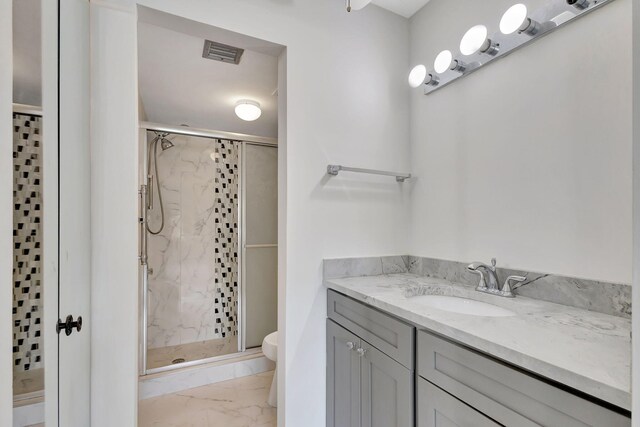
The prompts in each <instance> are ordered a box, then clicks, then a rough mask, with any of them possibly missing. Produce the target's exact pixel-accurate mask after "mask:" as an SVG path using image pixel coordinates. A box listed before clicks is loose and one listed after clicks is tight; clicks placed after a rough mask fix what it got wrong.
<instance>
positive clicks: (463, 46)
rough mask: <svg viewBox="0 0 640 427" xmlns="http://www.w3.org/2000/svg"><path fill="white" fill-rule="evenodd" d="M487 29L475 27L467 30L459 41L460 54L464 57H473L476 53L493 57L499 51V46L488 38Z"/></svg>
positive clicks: (479, 26)
mask: <svg viewBox="0 0 640 427" xmlns="http://www.w3.org/2000/svg"><path fill="white" fill-rule="evenodd" d="M487 36H488V31H487V27H485V26H484V25H476V26H475V27H471V28H469V31H467V32H466V33H465V34H464V36H463V37H462V40H461V41H460V52H461V53H462V54H463V55H465V56H469V55H473V54H474V53H476V52H481V53H486V54H487V55H491V56H495V55H497V54H498V51H499V50H500V45H498V44H497V43H494V42H492V41H491V39H489V38H488V37H487Z"/></svg>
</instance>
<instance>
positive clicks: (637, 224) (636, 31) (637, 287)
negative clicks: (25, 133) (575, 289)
mask: <svg viewBox="0 0 640 427" xmlns="http://www.w3.org/2000/svg"><path fill="white" fill-rule="evenodd" d="M633 40H635V41H636V42H635V43H633V74H634V76H635V78H634V79H633V214H634V215H633V306H635V307H640V43H638V42H637V40H640V0H633ZM632 322H633V335H634V336H635V337H636V339H634V340H633V342H632V344H633V347H632V351H633V357H632V358H631V360H632V363H631V365H632V373H633V379H632V386H631V389H632V390H633V391H634V394H637V393H640V392H639V391H638V390H640V368H638V366H640V338H638V337H640V315H638V314H637V313H636V314H635V315H634V316H633V317H632ZM634 397H635V398H634V399H632V404H633V407H632V408H631V409H632V413H635V414H640V398H638V397H637V396H634ZM633 426H634V427H640V416H635V417H633Z"/></svg>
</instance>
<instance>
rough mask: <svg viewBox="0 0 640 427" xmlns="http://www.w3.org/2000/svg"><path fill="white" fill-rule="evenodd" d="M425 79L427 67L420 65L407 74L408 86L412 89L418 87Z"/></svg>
mask: <svg viewBox="0 0 640 427" xmlns="http://www.w3.org/2000/svg"><path fill="white" fill-rule="evenodd" d="M426 77H427V67H425V66H424V65H422V64H420V65H416V66H415V67H413V69H412V70H411V72H410V73H409V86H411V87H413V88H416V87H419V86H420V85H421V84H422V83H423V82H424V79H425V78H426Z"/></svg>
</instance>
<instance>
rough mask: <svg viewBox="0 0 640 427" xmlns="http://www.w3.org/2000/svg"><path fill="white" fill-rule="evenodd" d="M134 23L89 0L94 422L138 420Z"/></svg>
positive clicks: (129, 423)
mask: <svg viewBox="0 0 640 427" xmlns="http://www.w3.org/2000/svg"><path fill="white" fill-rule="evenodd" d="M135 25H136V19H135V15H134V13H133V11H132V10H130V9H129V10H127V9H122V10H121V9H111V8H109V7H106V6H105V4H104V3H100V2H93V1H92V2H91V67H92V70H93V72H92V75H91V96H92V100H91V238H92V253H91V260H92V262H91V275H92V280H91V337H92V341H91V425H92V426H98V427H99V426H105V427H107V426H121V427H127V426H135V425H136V419H137V399H138V328H137V325H138V324H139V323H138V322H139V319H138V282H137V278H138V260H137V255H138V248H137V247H138V245H137V243H138V234H137V232H138V222H137V215H138V197H137V188H136V183H137V181H138V175H137V174H138V161H137V160H138V159H137V157H138V143H137V141H138V139H137V138H138V133H137V132H138V129H137V127H138V116H137V111H138V92H137V88H136V76H137V69H136V63H135V56H136V42H135V36H136V27H135ZM116 64H117V65H116Z"/></svg>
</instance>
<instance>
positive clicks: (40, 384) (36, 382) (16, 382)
mask: <svg viewBox="0 0 640 427" xmlns="http://www.w3.org/2000/svg"><path fill="white" fill-rule="evenodd" d="M43 390H44V369H33V370H29V371H20V372H14V373H13V394H14V396H22V397H24V398H28V397H33V394H34V393H40V394H42V391H43Z"/></svg>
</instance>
